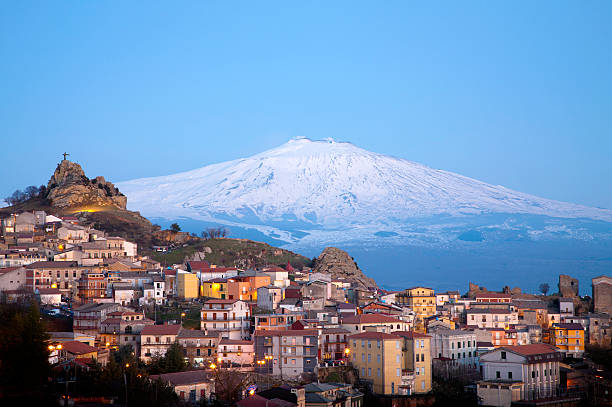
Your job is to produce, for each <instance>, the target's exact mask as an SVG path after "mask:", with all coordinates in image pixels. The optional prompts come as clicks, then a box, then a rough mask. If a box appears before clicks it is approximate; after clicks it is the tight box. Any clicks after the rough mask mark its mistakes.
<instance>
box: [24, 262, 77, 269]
mask: <svg viewBox="0 0 612 407" xmlns="http://www.w3.org/2000/svg"><path fill="white" fill-rule="evenodd" d="M77 265H78V264H77V262H76V261H37V262H36V263H32V264H29V265H28V266H26V268H28V269H47V268H66V267H76V266H77Z"/></svg>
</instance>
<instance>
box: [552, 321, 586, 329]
mask: <svg viewBox="0 0 612 407" xmlns="http://www.w3.org/2000/svg"><path fill="white" fill-rule="evenodd" d="M553 327H554V328H561V329H577V330H580V331H583V330H584V327H583V326H582V325H580V324H575V323H562V324H554V325H553Z"/></svg>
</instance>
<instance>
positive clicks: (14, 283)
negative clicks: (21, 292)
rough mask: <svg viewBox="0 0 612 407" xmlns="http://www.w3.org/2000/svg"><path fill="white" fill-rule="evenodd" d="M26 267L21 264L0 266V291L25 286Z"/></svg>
mask: <svg viewBox="0 0 612 407" xmlns="http://www.w3.org/2000/svg"><path fill="white" fill-rule="evenodd" d="M25 284H26V269H25V267H23V266H15V267H5V268H0V291H5V290H17V289H19V288H22V287H25Z"/></svg>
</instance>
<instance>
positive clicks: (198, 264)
mask: <svg viewBox="0 0 612 407" xmlns="http://www.w3.org/2000/svg"><path fill="white" fill-rule="evenodd" d="M187 263H189V267H191V269H192V270H200V269H203V268H205V269H207V268H210V263H209V262H207V261H188V262H187Z"/></svg>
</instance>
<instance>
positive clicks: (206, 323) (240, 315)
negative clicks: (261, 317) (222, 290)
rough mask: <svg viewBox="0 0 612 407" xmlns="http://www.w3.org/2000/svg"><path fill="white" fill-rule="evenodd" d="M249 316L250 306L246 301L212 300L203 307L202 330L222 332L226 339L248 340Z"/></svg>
mask: <svg viewBox="0 0 612 407" xmlns="http://www.w3.org/2000/svg"><path fill="white" fill-rule="evenodd" d="M249 316H250V313H249V306H248V304H247V303H246V302H244V301H241V300H222V299H212V300H208V301H206V302H205V303H204V306H203V307H202V311H201V312H200V328H201V329H202V331H205V332H208V331H217V332H220V333H221V337H222V338H226V339H248V338H249V329H250V322H249Z"/></svg>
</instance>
